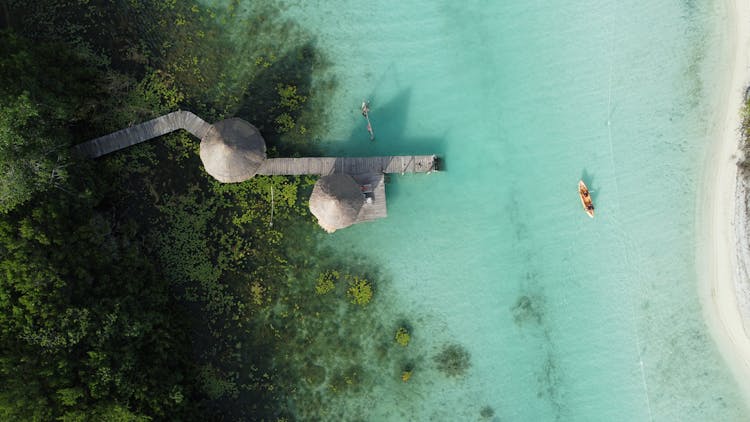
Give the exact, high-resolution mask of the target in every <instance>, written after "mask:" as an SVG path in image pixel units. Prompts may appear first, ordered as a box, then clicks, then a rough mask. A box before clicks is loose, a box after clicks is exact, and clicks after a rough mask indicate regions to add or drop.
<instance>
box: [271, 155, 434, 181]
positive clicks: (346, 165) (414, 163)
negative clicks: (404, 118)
mask: <svg viewBox="0 0 750 422" xmlns="http://www.w3.org/2000/svg"><path fill="white" fill-rule="evenodd" d="M437 164H438V158H437V156H435V155H404V156H400V155H397V156H384V157H339V158H336V157H304V158H269V159H267V160H265V161H264V162H263V164H261V166H260V168H259V169H258V173H257V174H262V175H267V176H273V175H290V176H293V175H303V174H320V175H326V174H333V173H345V174H351V175H357V174H362V173H429V172H432V171H436V170H437V169H438V168H437Z"/></svg>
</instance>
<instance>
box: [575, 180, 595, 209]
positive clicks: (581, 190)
mask: <svg viewBox="0 0 750 422" xmlns="http://www.w3.org/2000/svg"><path fill="white" fill-rule="evenodd" d="M578 194H579V195H580V196H581V203H582V204H583V210H584V211H586V214H588V215H589V217H591V218H594V203H593V202H591V195H590V194H589V188H588V187H586V184H585V183H583V180H581V181H579V182H578Z"/></svg>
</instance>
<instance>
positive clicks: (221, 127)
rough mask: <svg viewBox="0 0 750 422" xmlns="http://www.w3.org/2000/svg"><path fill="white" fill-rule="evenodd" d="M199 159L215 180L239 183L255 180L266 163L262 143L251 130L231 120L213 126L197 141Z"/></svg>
mask: <svg viewBox="0 0 750 422" xmlns="http://www.w3.org/2000/svg"><path fill="white" fill-rule="evenodd" d="M200 156H201V161H203V166H204V167H206V171H207V172H208V174H210V175H211V176H213V177H214V178H215V179H216V180H218V181H220V182H224V183H235V182H242V181H244V180H247V179H249V178H251V177H253V176H255V173H256V172H257V171H258V168H259V167H260V165H261V164H262V163H263V161H264V160H265V159H266V142H265V141H264V140H263V137H262V136H260V132H258V129H257V128H256V127H255V126H253V125H251V124H250V123H248V122H246V121H244V120H242V119H239V118H236V117H235V118H231V119H226V120H222V121H220V122H218V123H215V124H214V125H213V127H212V128H211V129H210V130H209V131H208V133H206V135H205V136H204V137H203V138H202V139H201V145H200Z"/></svg>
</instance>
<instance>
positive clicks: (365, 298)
mask: <svg viewBox="0 0 750 422" xmlns="http://www.w3.org/2000/svg"><path fill="white" fill-rule="evenodd" d="M347 278H348V279H349V289H348V290H347V291H346V293H347V294H348V295H349V296H350V297H351V302H352V303H354V304H357V305H360V306H365V305H367V304H368V303H370V300H371V299H372V285H370V282H369V281H367V280H366V279H364V278H359V277H357V276H348V277H347Z"/></svg>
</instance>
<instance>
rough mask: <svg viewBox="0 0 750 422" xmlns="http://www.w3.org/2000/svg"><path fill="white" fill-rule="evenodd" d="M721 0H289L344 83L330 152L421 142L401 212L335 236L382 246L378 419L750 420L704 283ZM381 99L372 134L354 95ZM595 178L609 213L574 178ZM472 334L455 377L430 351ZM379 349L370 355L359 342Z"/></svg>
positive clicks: (365, 404)
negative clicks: (392, 369)
mask: <svg viewBox="0 0 750 422" xmlns="http://www.w3.org/2000/svg"><path fill="white" fill-rule="evenodd" d="M726 13H727V11H726V9H725V6H724V4H723V2H718V1H713V2H708V4H703V3H699V2H692V1H676V0H671V1H659V2H647V1H627V2H618V1H602V0H592V1H574V2H566V3H565V4H554V5H551V4H549V2H542V1H536V0H534V1H527V2H488V1H478V0H477V1H469V2H464V3H461V4H460V5H459V3H456V2H448V1H414V2H395V1H384V2H376V3H373V2H363V1H338V0H333V1H309V2H298V3H294V2H288V3H286V7H285V8H284V11H283V15H284V16H285V17H287V18H289V19H292V20H293V21H295V22H297V23H298V24H299V25H300V26H301V27H303V28H304V29H305V30H307V31H309V32H310V33H312V34H315V36H316V37H317V38H316V45H317V47H318V48H320V49H322V51H324V53H325V54H326V55H327V57H328V59H329V60H330V61H331V69H330V70H329V71H328V72H327V74H326V77H332V78H334V79H335V80H336V82H337V85H336V86H337V88H336V91H335V93H334V94H333V98H331V99H330V104H331V105H330V108H328V109H326V110H321V113H326V114H327V115H328V118H329V119H330V121H331V122H333V125H332V126H331V127H330V128H329V131H328V132H329V133H328V134H327V136H326V137H325V143H324V147H325V148H326V150H327V152H328V153H329V154H331V155H334V154H345V155H377V154H387V155H393V154H411V153H419V154H427V153H436V154H439V155H441V156H442V157H443V158H444V160H445V168H444V171H442V172H439V173H434V174H430V175H404V176H400V175H394V176H393V177H391V179H390V183H389V184H388V185H387V192H388V201H389V202H388V212H389V217H388V218H387V219H384V220H380V221H378V222H375V223H368V224H362V225H358V226H355V227H351V228H348V229H345V230H342V231H339V232H337V233H335V234H333V235H331V236H326V237H325V238H324V239H325V240H324V243H325V244H327V245H328V246H330V247H332V248H333V249H334V250H335V251H336V253H338V254H340V255H341V256H342V257H346V256H349V255H357V256H360V257H364V258H365V259H367V261H368V262H370V263H371V264H373V265H377V266H378V267H380V268H381V269H382V270H381V271H382V273H383V274H384V279H386V280H387V282H384V283H382V285H381V286H380V290H379V291H378V295H379V298H378V299H379V300H386V301H389V304H390V306H389V307H388V309H391V310H392V313H393V315H380V317H381V318H382V319H383V321H386V322H387V321H396V320H398V319H400V318H403V317H404V316H406V317H407V318H408V319H409V322H410V324H411V325H412V327H413V333H412V334H413V336H412V345H410V346H409V347H414V348H415V350H419V351H420V353H422V354H423V356H421V358H420V359H419V361H418V363H417V365H416V366H415V371H414V375H413V378H412V380H410V381H409V383H406V384H404V383H402V382H401V380H400V379H398V377H397V376H393V374H385V375H383V376H380V377H373V378H372V382H373V384H374V385H372V386H370V388H369V389H366V391H369V393H368V394H366V396H364V397H359V398H357V399H353V400H352V401H350V402H342V406H350V409H349V411H350V412H349V413H347V411H346V410H347V409H342V413H343V414H352V413H356V414H358V415H359V416H361V417H362V418H363V419H366V420H479V419H481V418H482V416H481V414H480V412H481V410H482V409H483V408H484V407H485V406H490V407H492V409H493V410H494V415H493V416H492V417H487V418H485V419H492V418H496V419H497V420H519V421H521V420H582V421H585V420H607V421H633V420H681V421H690V420H695V421H706V420H746V419H747V418H748V417H750V415H749V412H748V409H747V407H746V405H745V404H744V403H743V400H742V397H741V396H740V393H739V390H738V388H737V386H736V383H735V381H734V379H733V378H732V375H731V374H730V373H729V371H728V370H727V368H726V366H725V364H724V362H723V361H722V359H721V357H720V356H719V354H718V352H717V351H716V348H715V346H714V344H713V342H712V339H711V338H710V335H709V333H708V332H707V329H706V326H705V323H704V322H703V316H702V313H701V308H700V304H699V302H698V298H697V292H696V283H697V280H696V276H695V259H696V257H695V254H694V250H695V244H694V243H695V224H696V221H695V209H696V204H695V198H696V190H697V183H698V180H699V175H700V171H701V166H702V163H703V161H702V155H703V154H704V153H705V152H706V151H707V148H708V147H709V143H710V134H711V132H712V130H713V129H714V125H713V123H712V117H713V116H714V115H713V113H714V109H715V108H716V107H715V103H714V101H715V98H714V96H713V94H714V92H715V89H716V88H717V87H718V86H719V82H720V81H721V78H722V74H721V72H722V71H723V70H725V69H724V68H723V67H722V65H721V64H720V63H721V62H722V59H723V58H725V57H726V56H727V51H725V46H726V41H727V40H726V39H725V38H724V37H726V35H725V33H724V32H723V29H722V28H723V25H725V23H726ZM363 98H367V99H369V100H370V101H371V109H372V112H371V118H372V123H373V127H374V129H375V132H376V135H377V139H376V141H375V142H370V141H369V140H368V135H367V132H366V131H365V126H364V121H363V119H362V117H361V116H360V115H359V109H358V107H359V104H360V103H361V101H362V99H363ZM581 178H583V179H584V180H585V181H586V183H587V184H588V185H589V187H590V188H591V189H592V190H593V199H594V202H595V204H596V205H597V216H596V218H595V219H593V220H591V219H589V218H588V217H587V216H586V215H585V214H584V213H583V212H582V209H581V205H580V202H579V200H578V197H577V192H576V185H577V182H578V180H579V179H581ZM446 343H458V344H460V345H462V346H463V347H465V348H466V349H467V351H468V352H469V353H470V355H471V367H470V368H469V370H468V372H467V373H466V375H465V376H463V377H458V378H451V377H446V376H445V375H444V374H442V373H441V372H439V371H438V370H437V369H436V368H435V364H434V362H433V361H432V358H431V357H432V356H434V355H435V354H437V353H438V352H439V351H440V349H441V348H442V346H443V345H444V344H446ZM363 365H364V366H365V367H366V366H367V365H368V362H363Z"/></svg>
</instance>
